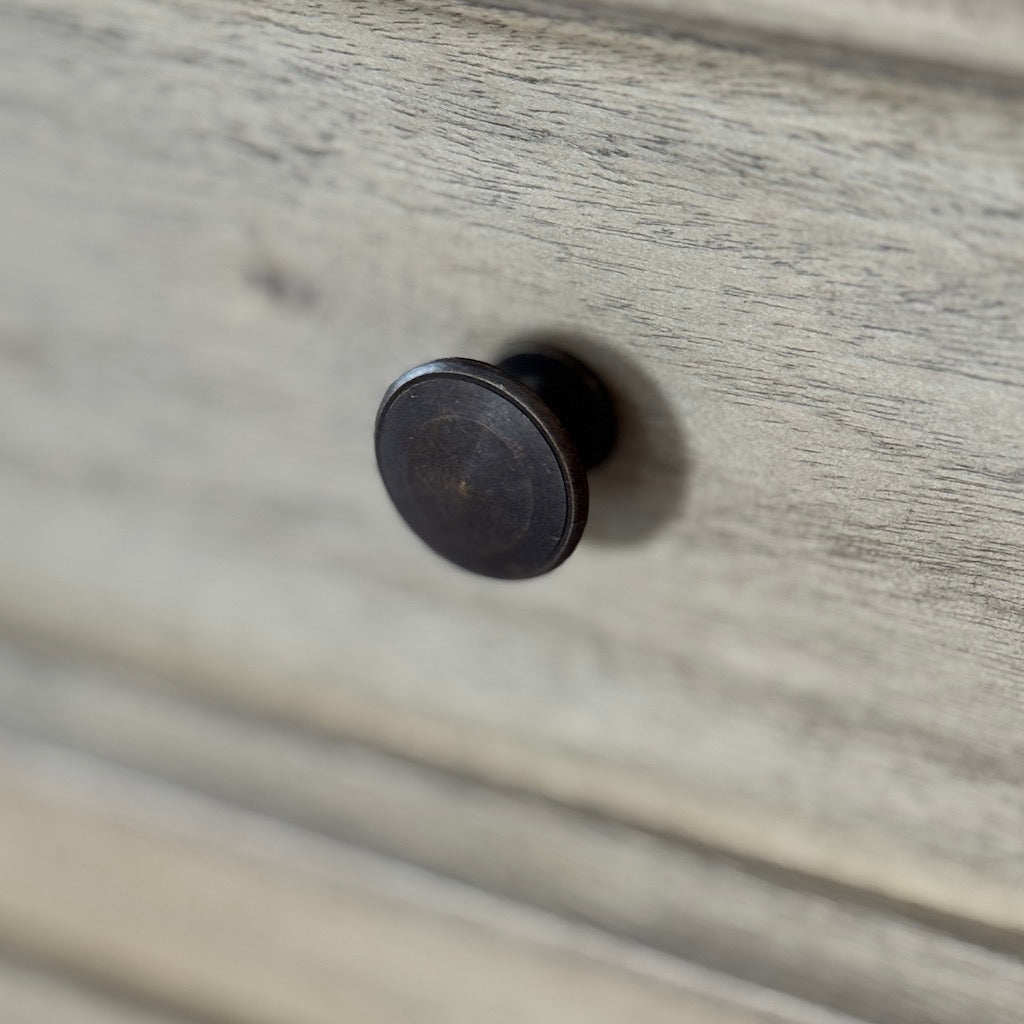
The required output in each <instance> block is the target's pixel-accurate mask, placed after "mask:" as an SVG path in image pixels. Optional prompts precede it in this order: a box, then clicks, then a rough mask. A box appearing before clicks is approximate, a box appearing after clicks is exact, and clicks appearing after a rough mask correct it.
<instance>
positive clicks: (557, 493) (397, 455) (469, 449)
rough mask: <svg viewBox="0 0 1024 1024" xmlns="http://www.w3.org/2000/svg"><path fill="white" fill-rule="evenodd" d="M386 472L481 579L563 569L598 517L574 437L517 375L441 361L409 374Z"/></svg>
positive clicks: (426, 532) (397, 493)
mask: <svg viewBox="0 0 1024 1024" xmlns="http://www.w3.org/2000/svg"><path fill="white" fill-rule="evenodd" d="M376 448H377V465H378V467H379V468H380V473H381V477H382V478H383V480H384V485H385V487H386V488H387V491H388V494H389V495H390V496H391V500H392V501H393V502H394V504H395V507H396V508H397V509H398V511H399V513H400V514H401V516H402V517H403V519H405V521H406V522H407V523H408V524H409V526H410V527H411V528H412V529H413V531H414V532H415V533H416V534H418V536H419V537H420V538H421V539H422V540H423V541H424V542H425V543H426V544H428V545H429V546H430V547H431V548H433V550H434V551H436V552H437V553H438V554H440V555H442V556H443V557H445V558H447V559H448V560H449V561H451V562H454V563H455V564H456V565H460V566H462V567H463V568H464V569H468V570H470V571H472V572H476V573H481V574H483V575H485V576H493V577H498V578H501V579H524V578H526V577H530V576H538V575H540V574H541V573H545V572H548V571H550V570H551V569H554V568H555V567H556V566H557V565H559V564H560V563H561V562H563V561H564V560H565V559H566V558H567V557H568V556H569V554H570V553H571V552H572V550H573V548H575V546H576V543H577V541H578V540H579V538H580V534H581V533H582V532H583V527H584V525H585V524H586V519H587V500H588V499H587V478H586V473H585V470H584V467H583V463H582V461H581V459H580V455H579V453H578V451H577V449H576V446H575V445H574V444H573V441H572V440H571V438H570V436H569V434H568V433H567V432H566V429H565V428H564V426H563V425H562V423H561V422H560V421H559V419H558V418H557V417H556V416H555V414H554V413H553V412H552V411H551V409H550V408H549V407H548V406H547V405H546V404H545V403H544V402H543V401H542V400H541V399H540V398H539V396H538V395H537V394H536V392H534V391H533V390H531V389H530V388H528V387H527V386H526V385H525V384H522V383H521V382H520V381H519V380H517V379H516V378H515V377H513V376H512V375H511V374H509V373H507V372H505V371H504V370H502V369H500V368H499V367H496V366H490V365H489V364H487V363H481V362H477V361H476V360H472V359H439V360H437V361H435V362H432V363H426V364H424V365H423V366H418V367H416V368H415V369H413V370H410V371H409V372H408V373H406V374H403V376H401V377H400V378H399V379H398V380H397V381H395V383H394V384H392V385H391V387H390V388H389V389H388V391H387V393H386V394H385V396H384V400H383V401H382V403H381V406H380V410H379V412H378V413H377V425H376Z"/></svg>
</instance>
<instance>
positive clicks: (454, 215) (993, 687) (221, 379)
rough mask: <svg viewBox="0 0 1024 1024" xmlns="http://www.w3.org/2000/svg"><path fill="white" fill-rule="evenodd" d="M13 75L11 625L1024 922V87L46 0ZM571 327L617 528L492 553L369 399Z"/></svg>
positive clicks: (847, 874)
mask: <svg viewBox="0 0 1024 1024" xmlns="http://www.w3.org/2000/svg"><path fill="white" fill-rule="evenodd" d="M0 90H2V93H3V104H2V105H0V129H2V132H3V137H4V139H5V145H4V147H3V149H2V152H0V183H2V190H3V191H2V200H0V238H2V240H3V244H2V245H0V339H2V349H0V359H2V373H0V495H2V502H0V516H2V525H3V529H2V531H0V616H2V617H3V619H4V620H5V621H6V622H7V623H8V624H9V625H10V626H13V627H15V628H19V629H22V630H24V631H26V633H27V632H34V633H36V634H39V635H41V636H45V637H47V638H49V639H50V640H56V641H59V642H62V643H66V644H77V645H80V646H82V647H83V648H90V649H93V650H95V651H99V652H102V653H103V654H105V655H106V656H109V657H113V658H117V659H121V660H123V661H125V662H127V663H135V664H137V665H139V666H142V667H143V668H145V669H152V670H153V671H154V672H155V673H156V675H157V676H158V677H159V678H161V679H164V680H170V681H173V682H174V683H175V684H176V685H178V686H181V687H184V688H194V689H196V690H200V691H202V692H203V693H204V694H205V695H206V696H207V697H209V698H211V699H212V698H215V699H217V700H220V701H223V702H225V703H230V704H233V705H236V706H240V707H245V708H247V709H250V710H253V711H258V712H260V713H262V714H268V715H273V716H275V717H278V718H280V719H282V720H287V721H291V722H296V723H301V724H303V725H304V726H309V727H312V728H315V729H318V730H322V731H325V732H329V733H332V734H334V735H339V736H347V737H351V738H354V739H357V740H359V741H360V742H365V743H369V744H373V745H377V746H380V747H382V748H388V749H391V750H393V751H396V752H399V753H401V754H402V755H403V756H407V757H411V758H416V759H419V760H422V761H424V762H431V763H435V764H437V765H440V766H443V767H445V768H446V769H449V770H453V771H457V772H459V773H463V774H465V775H468V776H473V777H475V778H478V779H481V780H484V781H488V782H498V783H501V784H502V785H507V786H511V787H516V788H521V789H524V790H530V791H533V792H536V793H539V794H542V795H545V796H547V797H551V798H555V799H557V800H559V801H563V802H566V803H571V804H574V805H577V806H583V807H586V808H589V809H590V810H592V811H594V812H597V813H599V814H601V815H606V816H609V817H614V818H618V819H621V820H625V821H630V822H632V823H634V824H641V825H643V826H644V827H647V828H650V829H653V830H656V831H658V832H661V833H665V834H669V835H672V836H677V837H683V838H685V839H687V840H688V841H689V840H694V841H697V842H699V843H701V844H705V845H707V846H711V847H715V848H719V849H723V850H727V851H731V852H733V853H736V854H737V855H739V856H741V857H743V858H745V859H747V860H750V861H754V860H756V861H758V862H761V863H764V864H768V865H771V866H773V867H775V868H779V869H782V870H784V871H791V872H797V873H803V874H805V875H809V876H813V877H817V878H822V879H826V880H828V882H829V883H830V884H837V885H842V886H847V887H851V888H853V889H855V890H858V891H859V892H862V893H863V894H867V895H883V896H890V897H895V898H896V899H898V900H902V901H906V902H907V903H909V904H911V905H912V906H913V907H914V908H915V912H916V913H919V914H922V915H924V914H931V915H936V916H937V918H938V919H939V920H948V921H951V922H952V923H953V924H955V925H956V927H958V928H961V929H969V928H975V927H983V928H987V929H1002V930H1003V932H1004V936H1005V937H1006V941H1008V942H1009V941H1012V942H1017V941H1018V940H1019V934H1020V931H1021V929H1022V928H1024V885H1022V882H1024V829H1021V827H1020V826H1021V821H1022V819H1024V790H1022V788H1021V784H1022V782H1024V779H1022V776H1021V764H1022V763H1024V761H1022V753H1024V701H1022V699H1021V694H1022V682H1024V674H1022V654H1024V645H1022V640H1021V619H1022V614H1021V607H1022V585H1021V574H1020V567H1021V563H1022V557H1024V513H1022V508H1021V493H1022V489H1024V468H1022V467H1024V448H1022V441H1021V432H1022V419H1024V416H1022V407H1021V401H1022V391H1024V345H1022V344H1021V338H1020V330H1021V323H1022V320H1024V289H1022V288H1021V282H1022V271H1024V173H1022V172H1024V140H1022V135H1021V131H1020V126H1021V114H1022V104H1021V101H1020V100H1019V99H1018V98H1017V97H1015V96H1013V95H1012V94H1000V95H996V94H992V95H989V94H987V93H984V92H982V91H979V90H977V89H974V88H971V89H967V88H964V89H961V88H958V87H956V86H955V85H951V84H945V85H934V84H931V83H928V82H925V81H921V82H916V81H914V80H913V79H912V78H906V77H904V78H901V79H900V80H895V79H893V80H890V79H887V78H885V77H884V76H882V75H868V74H866V73H855V72H853V71H839V70H832V71H829V70H827V69H824V68H822V67H820V66H818V67H810V66H804V65H802V64H800V63H798V62H791V61H788V60H786V59H784V58H782V57H769V56H757V55H756V54H747V53H737V52H729V51H724V50H721V49H716V48H712V47H705V46H701V45H699V44H696V43H693V42H689V41H686V40H675V41H673V40H671V39H661V38H655V37H653V36H652V37H645V36H643V35H640V34H635V33H634V34H617V33H615V32H612V31H610V30H607V29H604V28H587V27H585V26H583V25H579V24H572V23H570V22H566V21H559V20H546V19H544V18H540V17H530V16H525V15H522V14H514V13H505V14H498V13H495V12H493V11H487V10H482V9H479V10H477V9H467V8H463V7H461V6H452V5H447V6H443V5H435V4H415V3H412V4H401V5H398V4H390V3H388V4H376V3H374V4H369V3H359V2H350V3H346V4H343V5H341V4H327V5H320V6H318V7H311V6H304V7H296V6H295V5H289V4H285V3H283V2H277V0H271V2H267V3H259V4H256V3H224V4H208V3H191V2H184V0H163V2H157V0H105V2H104V3H103V4H96V5H90V6H88V7H83V6H82V5H79V4H74V3H71V2H70V0H48V2H45V3H39V2H32V3H29V2H25V0H13V2H10V0H9V2H8V3H6V4H5V5H4V7H3V9H2V10H0ZM552 324H554V325H557V326H562V327H568V328H573V329H580V330H583V331H586V332H588V333H589V334H592V335H594V336H597V337H599V338H601V339H603V340H604V341H603V344H601V345H599V346H597V347H593V346H591V348H592V358H593V360H594V361H595V362H596V363H597V364H599V365H600V366H601V367H603V368H604V369H605V370H606V372H607V373H608V375H609V376H610V377H611V378H612V380H613V381H614V382H615V383H616V386H617V390H618V392H619V395H620V399H621V402H622V404H623V407H624V409H625V412H626V417H627V424H628V430H627V437H626V440H625V443H624V445H623V451H622V454H621V456H620V458H619V459H618V461H617V462H615V463H613V464H612V465H611V466H609V467H608V471H607V472H606V473H604V474H603V476H601V477H600V478H598V479H596V480H595V492H596V493H595V509H594V522H593V524H592V529H591V532H590V542H589V543H585V546H584V547H583V548H582V549H581V550H580V551H579V552H578V554H577V555H576V556H574V558H573V560H572V561H571V562H570V563H569V564H568V565H567V566H566V567H565V568H564V569H562V570H561V571H559V573H558V574H557V575H555V576H553V577H551V578H547V579H544V580H540V581H536V582H533V583H529V584H524V585H519V586H501V585H496V584H494V583H492V582H486V581H481V580H476V579H472V578H469V577H466V576H463V575H460V574H459V573H457V572H454V571H453V570H451V569H450V568H449V567H447V566H445V565H443V564H440V563H438V562H437V561H436V560H435V559H433V557H432V556H430V555H429V554H428V553H426V552H424V551H421V550H420V549H419V548H418V547H417V546H416V544H415V542H414V541H413V540H412V539H411V538H410V537H408V536H407V534H406V532H405V531H404V530H403V529H402V528H401V527H400V525H399V524H398V523H397V522H396V520H395V517H394V516H393V515H392V514H391V512H390V511H389V509H388V507H387V503H386V499H385V497H384V495H383V493H382V491H381V488H380V486H379V484H378V481H377V479H376V474H375V470H374V467H373V464H372V455H371V450H370V447H371V446H370V437H369V435H370V429H371V423H372V418H373V413H374V409H375V405H376V402H377V400H378V398H379V395H380V393H381V392H382V390H383V388H384V387H385V385H386V384H387V383H388V381H389V380H390V379H391V378H392V377H393V376H394V375H395V374H397V373H398V372H399V371H400V370H402V369H404V368H406V367H407V366H409V365H411V364H412V363H415V362H418V361H420V360H422V359H424V358H427V357H431V356H436V355H440V354H446V353H461V354H466V355H485V356H486V355H489V354H490V353H491V352H492V351H493V349H494V347H495V346H496V345H497V344H498V343H500V342H501V341H502V340H503V339H504V338H505V337H506V336H507V335H509V334H510V333H515V332H519V331H523V330H528V329H532V328H535V327H541V326H549V325H552Z"/></svg>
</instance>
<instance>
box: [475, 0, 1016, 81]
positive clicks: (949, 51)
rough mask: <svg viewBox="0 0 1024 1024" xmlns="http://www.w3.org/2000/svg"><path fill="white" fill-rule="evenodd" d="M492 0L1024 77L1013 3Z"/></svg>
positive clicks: (659, 28) (643, 27) (658, 28)
mask: <svg viewBox="0 0 1024 1024" xmlns="http://www.w3.org/2000/svg"><path fill="white" fill-rule="evenodd" d="M483 2H486V0H483ZM494 2H495V3H497V4H498V5H500V6H505V7H512V8H515V9H519V10H533V11H541V12H542V11H545V10H546V11H547V12H548V13H559V12H565V16H567V17H570V18H585V19H594V18H604V19H607V20H608V21H610V22H611V23H613V24H618V25H624V26H626V27H629V28H633V29H639V30H640V31H645V32H653V33H657V32H662V33H666V34H687V35H697V36H704V37H706V38H709V39H714V40H716V41H720V42H723V43H725V44H726V45H728V44H729V43H730V42H731V43H734V44H736V45H740V46H754V47H772V46H775V47H778V46H780V45H781V46H789V47H792V46H794V45H796V46H801V44H802V46H801V53H802V54H803V55H804V56H815V55H817V56H820V57H825V58H826V59H831V60H837V59H838V60H842V59H844V57H848V58H853V59H855V60H856V59H859V60H868V61H870V60H871V58H872V56H873V55H874V56H875V57H877V58H879V59H882V60H887V61H888V62H889V63H890V64H891V66H892V67H893V68H894V69H895V68H899V67H900V66H902V65H904V64H905V62H907V61H912V62H917V63H919V64H921V65H924V66H925V67H927V68H928V69H930V71H931V72H932V73H935V72H936V71H941V66H942V65H948V66H949V67H950V68H952V69H957V70H960V71H973V72H983V73H995V74H997V75H1005V76H1008V77H1009V78H1010V79H1014V80H1019V78H1020V75H1021V72H1022V71H1024V7H1022V6H1021V5H1020V4H1019V3H1017V2H1016V0H494ZM919 70H921V69H919ZM1005 84H1007V85H1009V84H1010V83H1009V82H1007V83H1005Z"/></svg>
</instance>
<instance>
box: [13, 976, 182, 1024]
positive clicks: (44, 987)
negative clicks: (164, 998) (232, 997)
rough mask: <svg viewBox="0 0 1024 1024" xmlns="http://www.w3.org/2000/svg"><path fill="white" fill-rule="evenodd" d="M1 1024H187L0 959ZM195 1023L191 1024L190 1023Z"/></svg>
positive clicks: (72, 982) (68, 980)
mask: <svg viewBox="0 0 1024 1024" xmlns="http://www.w3.org/2000/svg"><path fill="white" fill-rule="evenodd" d="M0 1019H2V1020H3V1022H4V1024H187V1022H186V1020H185V1018H183V1017H170V1016H167V1015H165V1014H162V1013H159V1012H156V1011H153V1010H150V1009H148V1008H146V1007H143V1006H139V1005H138V1004H132V1003H125V1002H124V1001H123V1000H119V999H117V998H114V997H111V996H109V995H107V994H105V993H102V992H97V991H96V990H94V989H92V988H90V987H88V986H86V985H83V984H81V983H79V982H76V981H73V980H70V979H68V978H65V977H61V976H59V975H54V974H50V973H48V972H46V971H43V970H41V969H40V968H38V967H35V966H29V965H26V964H22V963H15V962H8V961H4V960H0ZM193 1024H195V1022H193Z"/></svg>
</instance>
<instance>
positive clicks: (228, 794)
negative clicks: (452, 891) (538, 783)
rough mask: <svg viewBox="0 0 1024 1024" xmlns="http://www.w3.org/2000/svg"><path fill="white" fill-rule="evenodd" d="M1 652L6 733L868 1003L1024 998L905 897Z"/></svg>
mask: <svg viewBox="0 0 1024 1024" xmlns="http://www.w3.org/2000/svg"><path fill="white" fill-rule="evenodd" d="M0 669H2V672H0V721H2V722H3V723H4V725H3V730H0V743H2V741H3V740H4V739H5V738H6V739H7V741H8V744H10V743H11V741H12V740H13V742H14V744H15V746H16V747H17V746H18V745H19V744H20V745H21V746H22V747H23V746H24V744H25V741H26V738H28V739H30V740H31V742H32V743H35V744H37V745H38V744H41V743H42V744H47V745H49V746H50V747H51V748H53V747H56V748H57V749H63V750H65V751H67V750H74V751H77V752H79V753H80V754H84V755H88V756H90V757H96V756H99V757H102V758H103V759H104V760H105V761H107V762H112V763H115V764H117V765H118V766H120V767H121V768H125V769H129V770H131V771H141V772H144V773H145V774H146V775H148V776H151V777H159V778H163V779H167V780H170V781H172V782H173V783H174V784H176V785H179V786H187V787H188V789H190V790H192V791H194V792H198V793H205V794H207V795H211V796H214V797H216V798H217V799H218V800H220V801H228V802H229V804H230V806H232V807H234V808H236V809H237V808H244V809H245V810H246V811H248V812H250V813H256V814H259V815H261V816H263V817H264V818H266V819H272V820H278V821H284V822H288V823H289V824H290V825H291V826H292V827H296V828H301V829H303V830H306V831H308V832H310V833H313V834H316V835H318V836H320V837H326V838H329V839H331V840H334V841H340V842H344V843H348V844H358V845H359V846H361V847H363V848H368V849H373V850H375V851H377V852H378V853H380V854H383V855H385V856H389V857H399V858H401V859H403V860H405V861H411V862H414V863H416V864H418V865H421V866H424V867H427V868H429V869H430V870H431V871H434V872H438V873H440V874H443V875H445V876H447V877H450V878H457V879H461V880H462V881H465V882H468V883H470V884H472V885H475V886H478V887H480V888H482V889H484V890H487V891H488V892H491V893H496V894H499V895H501V896H502V897H505V898H506V899H509V900H513V901H515V902H516V903H518V904H521V905H522V904H525V905H527V906H533V907H536V908H539V909H542V910H544V911H545V912H547V913H549V914H556V915H558V916H560V917H562V918H563V919H569V920H573V921H577V922H585V923H586V924H588V925H590V926H593V927H595V928H598V929H600V930H601V931H602V932H604V933H606V934H610V935H616V936H619V937H620V938H625V939H628V940H629V941H630V942H632V943H639V944H641V945H643V946H644V947H646V948H648V949H657V950H660V951H661V952H662V953H667V954H669V955H670V956H672V957H675V958H679V959H681V960H683V961H685V962H687V963H690V964H696V965H700V966H702V967H704V968H710V969H712V970H714V971H716V972H721V973H724V974H727V975H729V976H731V977H733V978H736V979H742V980H743V981H745V982H747V983H754V984H756V985H758V986H763V987H765V988H770V989H773V990H775V991H778V992H784V993H787V994H788V995H790V996H796V997H798V998H799V999H802V1000H806V1001H810V1002H812V1003H815V1004H817V1005H820V1006H828V1007H831V1008H832V1009H833V1010H836V1011H842V1012H845V1013H848V1014H855V1015H857V1016H859V1017H863V1018H864V1019H866V1020H885V1021H887V1022H888V1024H956V1022H960V1021H965V1020H984V1021H999V1020H1011V1019H1012V1018H1013V1017H1014V1015H1015V1013H1016V1011H1017V1008H1018V1007H1019V1006H1020V1005H1021V1004H1022V1002H1024V964H1022V963H1021V960H1020V955H1021V953H1022V952H1024V950H1022V949H1021V948H1019V947H1018V948H1017V949H1016V950H1014V951H1013V953H1012V954H1011V955H1008V954H1007V952H1006V951H1004V950H1002V949H1000V948H999V946H998V944H997V943H995V944H994V943H992V942H991V938H992V937H991V936H979V935H968V936H956V935H949V934H945V933H944V932H943V931H942V930H940V929H939V928H937V927H936V922H935V921H920V920H915V919H914V918H913V917H912V916H908V914H907V913H906V908H901V907H892V906H885V905H879V904H878V903H874V904H872V903H869V902H867V903H866V902H864V901H863V900H861V901H858V900H857V899H856V898H854V896H853V895H851V894H849V893H844V892H842V891H838V890H836V889H835V888H828V887H823V886H821V885H819V886H818V887H817V888H816V889H808V888H807V887H806V884H805V883H806V880H804V879H799V878H793V877H787V876H785V875H784V874H782V873H780V872H771V871H767V870H765V866H764V865H758V864H750V863H742V862H737V861H735V860H730V859H728V858H723V857H722V856H721V855H720V854H719V853H717V852H716V851H713V850H708V849H702V848H700V847H697V846H694V845H686V844H682V843H679V842H671V841H668V840H666V839H663V838H658V837H655V836H652V835H650V834H646V833H643V832H639V831H637V830H636V829H631V828H629V827H628V826H623V825H619V824H616V823H614V822H610V821H607V820H602V819H600V818H597V817H595V816H593V815H587V814H582V813H580V812H573V811H569V810H567V809H565V808H562V807H559V806H557V805H554V804H551V803H549V802H545V801H539V800H537V799H535V798H532V797H529V796H523V795H519V794H515V793H509V792H501V791H496V790H493V789H490V788H488V787H485V786H480V785H478V784H474V783H473V782H471V781H469V780H464V779H459V778H456V777H453V776H452V775H451V774H450V773H445V772H438V771H432V770H430V769H427V768H423V767H421V766H418V765H415V764H413V763H411V762H409V761H406V760H402V759H396V758H393V757H388V756H386V755H382V754H381V753H379V752H376V751H373V750H369V749H367V748H365V747H360V746H357V745H354V744H347V743H338V742H325V741H324V740H322V739H316V738H313V737H310V736H308V735H306V734H304V733H300V732H297V731H294V730H288V729H284V728H282V727H281V726H279V725H272V724H269V723H260V722H254V721H252V720H251V719H244V718H239V717H238V716H235V715H230V714H225V713H223V712H218V711H216V710H215V709H212V708H209V707H203V706H201V705H197V704H195V703H194V702H191V701H183V700H180V699H177V698H173V697H168V696H166V695H160V694H155V693H152V692H147V691H146V690H145V689H144V688H140V687H139V686H138V684H137V681H136V680H134V679H132V678H130V677H128V678H125V677H122V676H118V675H116V674H114V673H111V672H109V671H105V670H102V669H100V668H98V667H90V666H84V665H81V664H76V663H73V662H67V661H64V660H61V659H56V658H53V657H50V656H43V655H40V654H37V653H33V652H29V651H27V650H25V649H23V648H20V647H19V646H17V645H15V644H11V643H8V642H4V641H2V640H0ZM90 763H91V762H90ZM232 813H234V812H232ZM200 926H201V922H198V921H197V922H196V927H200ZM986 940H988V941H989V945H988V946H986V945H985V944H984V942H985V941H986ZM993 945H995V948H991V947H992V946H993Z"/></svg>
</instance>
